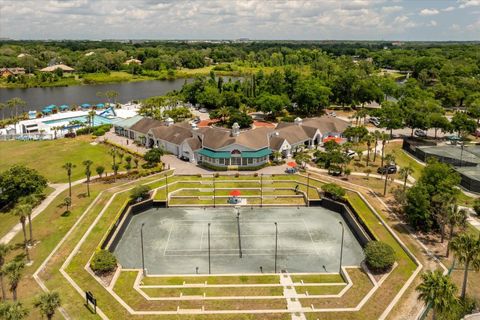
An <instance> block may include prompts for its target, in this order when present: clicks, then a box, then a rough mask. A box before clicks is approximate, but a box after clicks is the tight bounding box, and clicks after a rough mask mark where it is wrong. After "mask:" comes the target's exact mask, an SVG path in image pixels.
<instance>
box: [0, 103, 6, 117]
mask: <svg viewBox="0 0 480 320" xmlns="http://www.w3.org/2000/svg"><path fill="white" fill-rule="evenodd" d="M6 108H7V105H6V104H5V103H0V112H2V120H5V112H4V111H3V110H5V109H6Z"/></svg>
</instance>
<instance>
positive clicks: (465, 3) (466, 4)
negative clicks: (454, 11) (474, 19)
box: [458, 0, 480, 9]
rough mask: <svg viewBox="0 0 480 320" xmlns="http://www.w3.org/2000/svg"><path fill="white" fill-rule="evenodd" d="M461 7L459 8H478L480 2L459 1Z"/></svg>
mask: <svg viewBox="0 0 480 320" xmlns="http://www.w3.org/2000/svg"><path fill="white" fill-rule="evenodd" d="M458 2H460V6H459V8H462V9H463V8H468V7H476V6H480V0H459V1H458Z"/></svg>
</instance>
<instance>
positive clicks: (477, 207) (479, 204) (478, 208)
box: [473, 198, 480, 216]
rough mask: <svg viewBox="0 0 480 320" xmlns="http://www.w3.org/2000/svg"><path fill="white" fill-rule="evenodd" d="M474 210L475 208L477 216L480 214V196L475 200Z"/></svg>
mask: <svg viewBox="0 0 480 320" xmlns="http://www.w3.org/2000/svg"><path fill="white" fill-rule="evenodd" d="M473 210H475V213H476V214H477V216H480V198H477V199H475V201H474V202H473Z"/></svg>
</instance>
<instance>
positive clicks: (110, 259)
mask: <svg viewBox="0 0 480 320" xmlns="http://www.w3.org/2000/svg"><path fill="white" fill-rule="evenodd" d="M90 268H92V270H93V272H95V273H96V274H105V273H110V272H113V271H115V269H116V268H117V258H115V256H114V255H113V253H111V252H110V251H108V250H103V249H102V250H99V251H97V252H95V254H94V255H93V258H92V262H91V263H90Z"/></svg>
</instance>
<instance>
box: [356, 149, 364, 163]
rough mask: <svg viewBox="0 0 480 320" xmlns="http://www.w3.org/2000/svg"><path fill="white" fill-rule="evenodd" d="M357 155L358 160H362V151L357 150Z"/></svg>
mask: <svg viewBox="0 0 480 320" xmlns="http://www.w3.org/2000/svg"><path fill="white" fill-rule="evenodd" d="M357 156H358V162H361V161H362V156H363V151H362V150H357Z"/></svg>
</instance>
